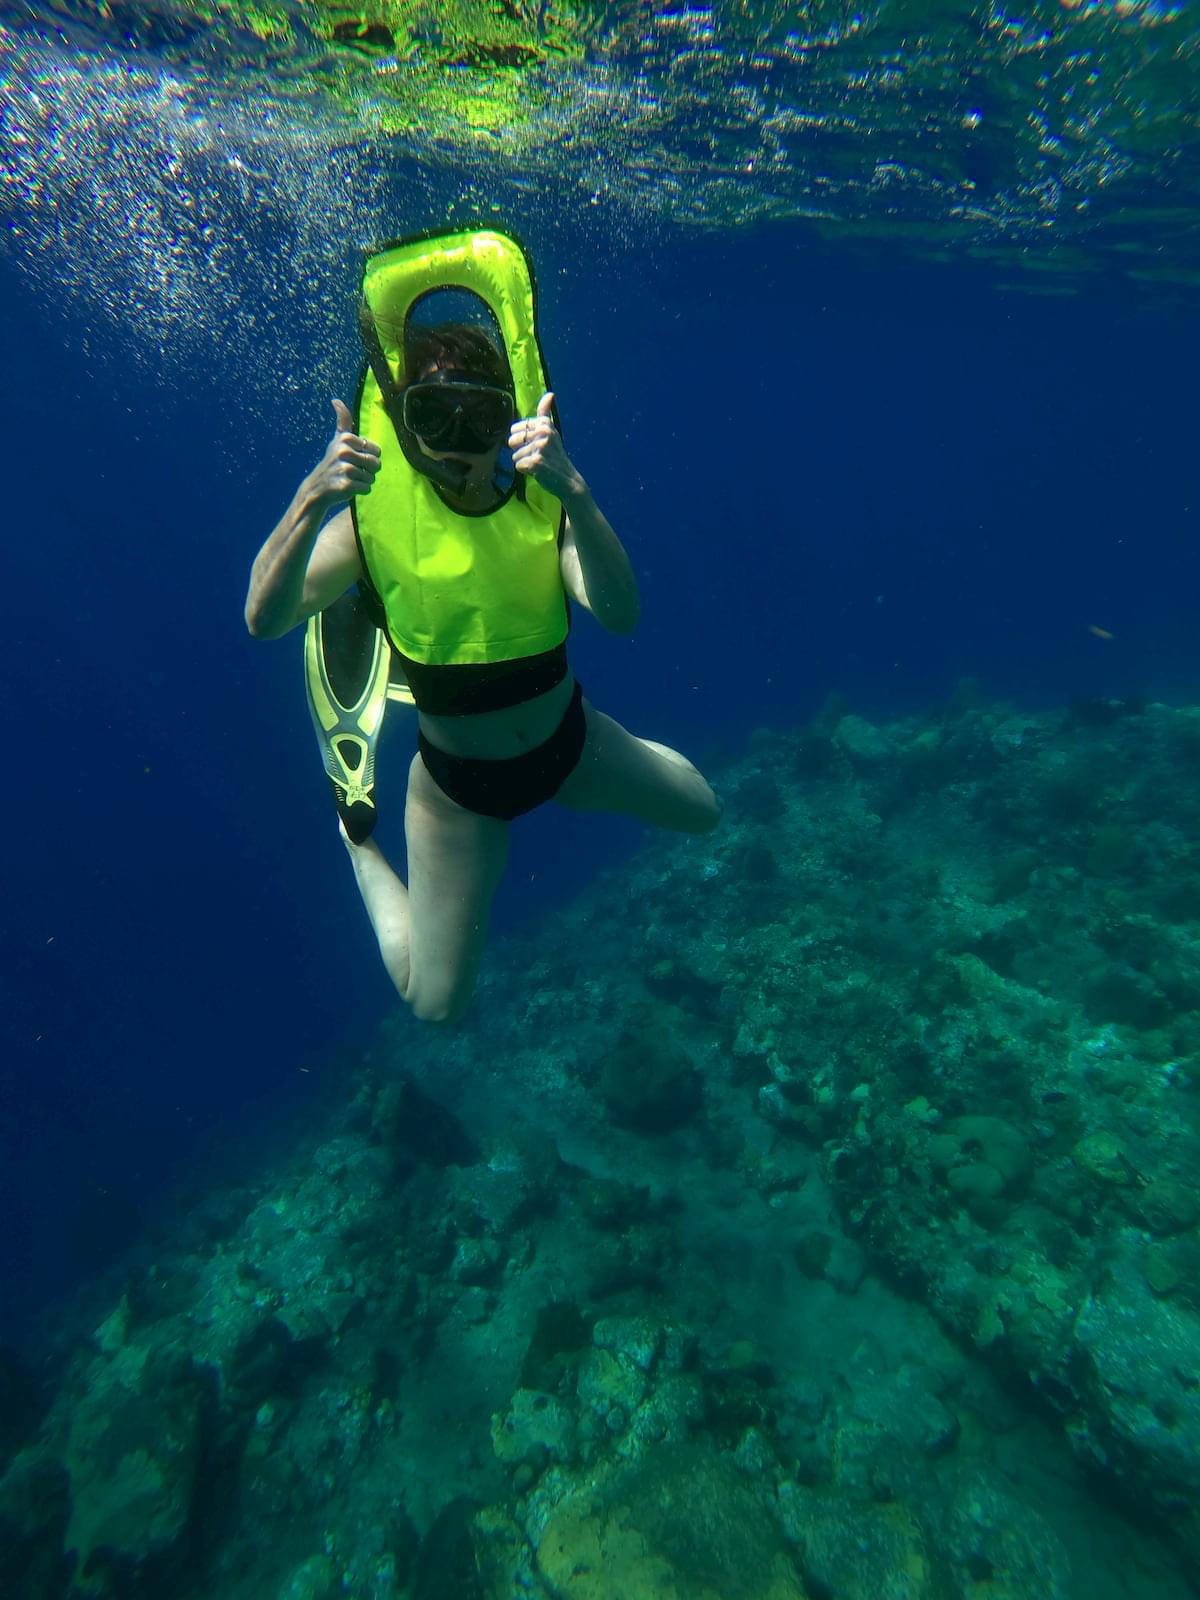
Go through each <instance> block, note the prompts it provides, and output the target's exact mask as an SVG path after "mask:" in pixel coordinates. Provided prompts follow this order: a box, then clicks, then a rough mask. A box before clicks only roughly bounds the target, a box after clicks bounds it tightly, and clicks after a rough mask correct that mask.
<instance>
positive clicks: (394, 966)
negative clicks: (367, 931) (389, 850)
mask: <svg viewBox="0 0 1200 1600" xmlns="http://www.w3.org/2000/svg"><path fill="white" fill-rule="evenodd" d="M340 826H341V824H340V823H339V827H340ZM341 832H342V840H343V843H344V844H345V846H346V849H347V850H348V851H349V854H350V865H351V866H352V867H353V868H354V877H355V881H356V882H357V884H358V892H359V894H361V895H362V901H363V905H364V906H366V908H367V916H368V917H370V919H371V926H372V928H374V930H375V937H376V939H377V940H378V941H379V954H380V955H381V956H382V957H383V964H384V966H385V967H386V968H387V974H388V977H389V978H390V979H391V980H392V982H393V983H394V984H395V985H396V991H397V993H398V994H400V995H401V996H406V995H407V993H408V968H409V962H408V890H407V889H406V888H405V887H404V885H403V884H402V883H401V882H400V879H399V878H398V877H397V875H396V873H395V872H393V871H392V868H391V867H390V866H389V865H388V863H387V859H386V857H385V856H384V853H383V851H382V850H381V849H380V848H379V846H378V845H377V844H376V843H375V840H374V839H373V838H372V839H368V840H366V842H365V843H363V844H353V843H352V842H351V840H350V836H349V834H347V832H346V830H345V828H342V830H341Z"/></svg>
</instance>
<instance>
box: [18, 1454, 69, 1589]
mask: <svg viewBox="0 0 1200 1600" xmlns="http://www.w3.org/2000/svg"><path fill="white" fill-rule="evenodd" d="M70 1514H71V1485H70V1478H69V1477H68V1474H67V1470H66V1468H65V1467H64V1466H63V1465H62V1463H61V1462H60V1461H56V1460H54V1459H53V1458H52V1457H51V1456H49V1455H47V1454H43V1453H42V1452H40V1451H32V1450H31V1451H27V1452H25V1453H24V1454H22V1455H19V1456H18V1457H17V1458H16V1460H15V1461H14V1462H13V1463H12V1465H11V1467H10V1468H9V1470H8V1472H7V1473H6V1474H5V1475H4V1477H3V1478H0V1594H4V1595H12V1596H14V1597H19V1600H62V1597H63V1596H64V1595H65V1594H66V1592H67V1587H68V1584H69V1581H70V1577H71V1570H72V1568H73V1566H74V1562H73V1560H72V1558H71V1557H69V1556H68V1555H67V1554H66V1550H65V1548H64V1546H65V1541H66V1533H67V1524H68V1521H69V1519H70Z"/></svg>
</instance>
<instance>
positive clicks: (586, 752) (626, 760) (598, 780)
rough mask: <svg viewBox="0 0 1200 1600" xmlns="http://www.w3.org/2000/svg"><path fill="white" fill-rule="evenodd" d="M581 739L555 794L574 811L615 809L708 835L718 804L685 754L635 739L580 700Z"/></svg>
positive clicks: (718, 817) (679, 830) (717, 814)
mask: <svg viewBox="0 0 1200 1600" xmlns="http://www.w3.org/2000/svg"><path fill="white" fill-rule="evenodd" d="M584 711H585V714H586V716H587V743H586V744H585V745H584V747H583V754H582V755H581V756H580V758H579V764H578V766H577V767H576V768H575V770H574V772H572V773H571V775H570V776H569V777H568V778H567V780H566V782H565V783H564V784H563V786H562V787H561V789H559V791H558V793H557V794H556V795H555V797H554V798H555V799H556V800H557V801H558V803H559V804H560V805H564V806H569V807H571V809H572V810H577V811H616V812H620V813H621V814H622V815H623V816H629V817H639V818H640V819H641V820H642V821H643V822H652V823H654V824H655V826H657V827H659V828H671V829H673V830H674V831H675V832H676V833H711V831H712V830H713V828H715V827H716V825H717V823H718V822H719V821H720V820H721V802H720V800H718V798H717V796H716V795H715V794H714V793H713V791H712V789H711V788H710V787H709V785H708V783H707V782H706V781H705V779H704V778H703V776H702V775H701V774H700V773H699V772H698V771H697V770H696V768H695V767H694V766H693V765H692V763H691V762H690V761H689V760H688V759H687V757H686V756H681V755H680V754H679V752H678V751H677V750H670V749H668V748H667V746H666V745H663V744H655V742H654V741H653V740H652V739H639V738H638V737H637V736H636V735H635V734H632V733H629V732H628V731H627V730H626V729H625V728H623V727H622V726H621V724H620V723H619V722H614V721H613V719H612V717H608V716H605V714H604V712H603V711H597V710H596V709H595V708H594V707H593V706H590V705H588V704H587V702H586V701H585V702H584Z"/></svg>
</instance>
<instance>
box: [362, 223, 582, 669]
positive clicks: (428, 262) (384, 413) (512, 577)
mask: <svg viewBox="0 0 1200 1600" xmlns="http://www.w3.org/2000/svg"><path fill="white" fill-rule="evenodd" d="M445 288H453V289H465V290H468V291H470V292H472V293H474V294H476V295H478V296H479V298H480V299H481V300H482V301H483V302H484V304H485V305H486V306H487V307H488V309H489V311H490V312H491V313H492V315H493V316H494V317H495V319H496V322H497V324H498V326H499V328H500V332H501V334H502V336H503V339H504V346H505V353H506V355H507V357H508V364H509V369H510V371H511V372H512V376H513V383H514V387H515V391H516V393H515V399H516V406H517V414H518V416H525V417H529V416H532V415H533V414H534V412H535V411H536V409H537V403H538V401H539V400H540V399H541V397H542V395H543V394H544V393H545V390H546V373H545V370H544V367H543V364H542V358H541V352H540V350H539V349H538V341H537V329H536V323H535V308H534V288H533V278H532V274H531V272H530V268H529V263H528V262H527V260H526V258H525V255H524V253H523V251H522V250H521V247H520V246H519V245H518V244H517V243H516V242H515V240H513V239H510V238H508V237H507V236H506V235H505V234H502V233H496V232H493V231H486V230H485V231H478V232H474V231H473V232H465V233H451V234H443V235H441V236H440V237H436V238H426V239H416V240H411V241H409V242H407V243H401V244H398V245H394V246H391V247H389V248H388V249H385V250H382V251H380V252H379V253H378V254H377V255H374V256H372V257H371V258H370V259H369V260H368V261H367V264H366V268H365V271H364V274H363V299H364V301H365V305H366V309H367V311H369V313H370V321H371V323H373V328H374V335H375V336H376V337H377V340H378V347H377V349H376V351H375V358H374V360H373V363H372V366H373V367H374V366H378V358H379V355H380V353H382V358H383V360H384V362H385V363H386V367H387V369H389V370H390V372H391V373H392V374H393V375H394V378H395V381H396V382H399V381H402V379H403V377H404V371H403V368H404V348H405V330H406V327H407V324H408V317H409V313H410V312H411V310H412V308H413V306H414V305H415V304H416V302H417V301H418V300H419V299H421V297H422V296H423V295H425V294H427V293H429V292H431V291H433V290H435V289H445ZM380 376H382V378H383V379H384V381H385V382H386V380H387V372H386V371H382V370H381V372H380ZM393 414H394V411H393ZM356 426H357V428H358V432H359V433H360V434H362V435H363V436H364V437H365V438H368V439H374V440H375V441H376V443H377V444H378V445H379V446H380V450H381V453H382V465H381V467H380V470H379V473H378V474H377V476H376V478H375V483H374V485H373V487H372V489H371V492H370V494H369V495H361V496H359V497H358V498H357V499H355V500H354V501H353V502H352V506H353V513H354V526H355V532H356V534H357V537H358V544H359V550H360V552H361V554H362V560H363V566H364V569H365V570H366V573H367V576H368V578H369V579H370V581H371V584H372V585H373V586H374V588H375V591H376V593H377V594H378V596H379V599H380V601H381V602H382V605H383V610H384V614H385V616H386V618H387V628H388V633H389V634H390V636H391V639H392V643H393V644H394V645H395V646H396V648H397V649H398V650H400V651H401V652H402V653H403V654H404V655H406V656H411V657H412V659H413V660H414V661H421V662H425V663H427V664H428V665H430V666H448V665H465V664H469V663H479V662H491V661H515V660H518V659H519V658H521V657H523V656H532V655H538V654H540V653H541V652H542V651H544V650H551V649H553V648H554V647H555V646H556V645H559V644H561V643H562V641H563V640H564V639H565V638H566V635H567V626H568V623H567V606H566V598H565V595H564V593H563V586H562V578H561V574H560V570H559V549H558V544H559V531H560V529H561V526H562V521H563V510H562V506H561V504H560V503H559V501H557V500H556V499H555V498H554V496H553V495H551V494H548V493H547V492H546V491H545V490H544V489H542V488H541V487H540V486H539V485H538V484H537V483H535V482H534V481H533V480H532V479H531V478H525V479H523V480H522V486H523V489H524V493H523V495H522V494H518V493H515V492H514V493H511V494H510V495H509V496H508V498H507V499H506V500H505V501H504V502H503V503H502V504H501V505H499V506H498V507H496V509H495V510H493V511H489V512H487V513H485V514H484V515H463V514H461V513H459V512H457V511H454V510H453V509H452V508H451V507H450V506H448V505H447V504H446V502H445V500H443V498H442V496H441V495H440V494H439V493H438V491H437V489H436V488H435V486H434V484H433V483H432V482H431V481H430V479H429V478H428V477H426V476H425V475H424V474H422V473H421V472H418V471H417V470H416V469H415V468H414V467H413V466H411V465H410V464H409V461H408V460H407V458H406V455H405V452H404V451H403V450H402V449H401V446H400V443H399V441H398V435H397V431H396V428H395V427H394V426H393V422H392V417H391V415H389V409H388V406H387V404H386V403H385V395H384V392H383V390H382V389H381V386H380V381H379V378H377V376H376V372H375V371H374V370H372V368H368V371H367V373H366V376H365V378H364V380H363V387H362V391H361V393H360V395H359V400H358V417H357V424H356Z"/></svg>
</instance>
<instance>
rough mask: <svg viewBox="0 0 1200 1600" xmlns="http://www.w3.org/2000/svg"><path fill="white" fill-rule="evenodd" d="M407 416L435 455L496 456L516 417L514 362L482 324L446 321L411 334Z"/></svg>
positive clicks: (405, 395)
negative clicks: (512, 366)
mask: <svg viewBox="0 0 1200 1600" xmlns="http://www.w3.org/2000/svg"><path fill="white" fill-rule="evenodd" d="M404 356H405V359H404V384H403V390H402V393H403V405H404V421H405V425H406V426H407V427H408V429H409V430H410V432H411V433H412V434H414V435H415V437H416V440H417V443H418V445H419V447H420V449H421V452H422V454H423V455H425V456H427V457H430V458H432V459H434V460H443V461H444V460H467V461H473V462H479V463H481V465H482V463H483V462H485V461H488V462H490V461H494V458H495V455H496V453H497V452H498V451H499V449H500V446H501V445H502V444H503V443H504V441H505V439H506V438H507V437H508V430H509V427H510V425H511V423H512V419H513V415H514V409H513V383H512V375H511V373H510V372H509V367H508V362H507V360H506V359H505V357H504V356H503V355H502V353H501V352H500V351H499V350H498V349H497V348H496V346H495V344H493V342H492V341H491V339H489V338H488V336H487V334H486V333H484V332H483V331H482V329H480V328H477V327H472V326H471V325H470V324H469V323H457V322H443V323H439V324H438V325H437V326H435V327H421V326H417V327H414V328H410V329H409V332H408V335H407V337H406V340H405V352H404Z"/></svg>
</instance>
